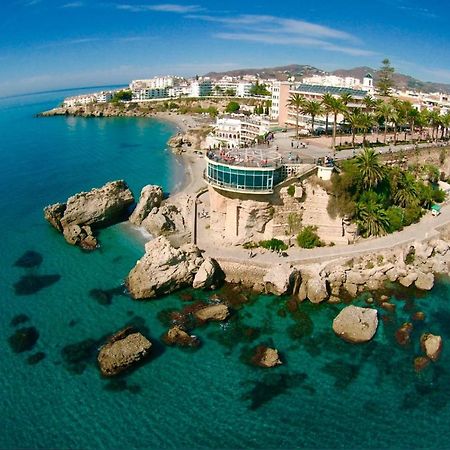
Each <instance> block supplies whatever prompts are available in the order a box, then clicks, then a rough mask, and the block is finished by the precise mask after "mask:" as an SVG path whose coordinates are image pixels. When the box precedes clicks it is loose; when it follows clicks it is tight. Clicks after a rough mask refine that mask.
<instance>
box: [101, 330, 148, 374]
mask: <svg viewBox="0 0 450 450" xmlns="http://www.w3.org/2000/svg"><path fill="white" fill-rule="evenodd" d="M151 346H152V343H151V342H150V341H149V340H148V339H147V338H146V337H145V336H143V335H142V334H141V333H138V332H136V331H135V330H133V329H132V328H131V327H129V328H125V329H124V330H121V331H119V332H118V333H116V334H114V335H113V336H112V337H111V338H110V339H109V340H108V342H107V343H106V344H105V345H104V346H103V347H102V348H101V349H100V352H99V354H98V357H97V361H98V364H99V367H100V371H101V372H102V374H103V375H104V376H107V377H110V376H113V375H117V374H118V373H120V372H123V371H124V370H126V369H128V368H129V367H131V366H133V365H135V364H137V363H138V362H140V361H141V360H143V359H144V358H146V357H147V356H148V354H149V351H150V348H151Z"/></svg>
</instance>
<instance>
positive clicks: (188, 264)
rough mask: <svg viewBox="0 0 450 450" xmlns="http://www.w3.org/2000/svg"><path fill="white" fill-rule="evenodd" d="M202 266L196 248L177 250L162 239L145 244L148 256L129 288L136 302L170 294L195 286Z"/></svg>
mask: <svg viewBox="0 0 450 450" xmlns="http://www.w3.org/2000/svg"><path fill="white" fill-rule="evenodd" d="M202 263H203V257H202V256H201V253H200V251H199V249H198V248H197V247H196V246H195V245H192V244H186V245H183V246H182V247H180V248H175V247H173V246H172V245H171V243H170V242H169V240H168V239H167V238H165V237H164V236H160V237H158V238H156V239H153V240H151V241H149V242H147V244H145V255H144V256H143V257H142V258H141V259H140V260H139V261H138V262H137V263H136V265H135V267H134V268H133V269H132V270H131V272H130V273H129V275H128V277H127V280H126V284H127V287H128V289H129V291H130V294H131V296H132V297H133V298H135V299H148V298H154V297H157V296H160V295H164V294H169V293H171V292H173V291H175V290H177V289H180V288H184V287H189V286H191V285H192V282H193V280H194V277H195V274H196V273H197V271H198V270H199V268H200V266H201V265H202Z"/></svg>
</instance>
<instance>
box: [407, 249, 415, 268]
mask: <svg viewBox="0 0 450 450" xmlns="http://www.w3.org/2000/svg"><path fill="white" fill-rule="evenodd" d="M415 259H416V251H415V249H414V248H411V249H410V250H409V252H408V254H407V255H406V257H405V263H406V264H408V265H410V264H412V263H413V262H414V260H415Z"/></svg>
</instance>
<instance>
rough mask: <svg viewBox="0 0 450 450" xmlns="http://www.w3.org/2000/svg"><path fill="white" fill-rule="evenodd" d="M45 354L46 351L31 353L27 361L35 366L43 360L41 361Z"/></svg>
mask: <svg viewBox="0 0 450 450" xmlns="http://www.w3.org/2000/svg"><path fill="white" fill-rule="evenodd" d="M45 356H46V355H45V353H44V352H37V353H34V354H33V355H30V356H29V357H28V358H27V363H28V364H29V365H30V366H34V365H35V364H37V363H39V362H41V361H42V360H43V359H44V358H45Z"/></svg>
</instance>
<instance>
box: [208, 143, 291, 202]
mask: <svg viewBox="0 0 450 450" xmlns="http://www.w3.org/2000/svg"><path fill="white" fill-rule="evenodd" d="M205 159H206V170H205V175H204V178H205V181H206V182H207V183H208V184H209V185H210V186H212V187H215V188H217V189H220V190H223V191H228V192H242V193H248V194H271V193H273V190H274V186H276V185H277V184H278V183H280V182H281V181H282V180H283V179H285V178H286V176H287V173H286V170H285V164H283V157H282V156H281V154H280V153H279V152H278V151H276V150H274V149H265V148H264V149H259V148H244V149H242V148H235V149H218V150H211V151H208V152H207V154H206V158H205Z"/></svg>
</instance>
